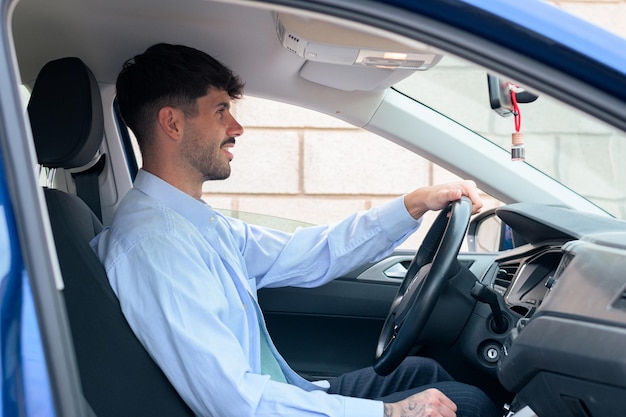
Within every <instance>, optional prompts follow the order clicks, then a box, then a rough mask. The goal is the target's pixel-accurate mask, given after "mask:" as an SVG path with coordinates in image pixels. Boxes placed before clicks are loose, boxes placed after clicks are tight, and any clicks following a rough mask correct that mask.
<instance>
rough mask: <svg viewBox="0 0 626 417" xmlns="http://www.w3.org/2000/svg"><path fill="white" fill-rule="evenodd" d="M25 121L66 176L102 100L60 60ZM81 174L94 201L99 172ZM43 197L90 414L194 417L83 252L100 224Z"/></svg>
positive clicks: (99, 128) (96, 137)
mask: <svg viewBox="0 0 626 417" xmlns="http://www.w3.org/2000/svg"><path fill="white" fill-rule="evenodd" d="M28 114H29V117H30V121H31V126H32V132H33V138H34V141H35V148H36V151H37V159H38V162H39V164H40V165H41V166H42V167H45V168H50V169H56V168H65V169H70V168H76V167H82V166H85V165H89V164H90V162H91V161H92V160H93V159H94V156H95V155H96V154H97V152H98V149H99V147H100V144H101V142H102V138H103V132H104V124H103V113H102V101H101V98H100V90H99V88H98V84H97V83H96V80H95V78H94V76H93V74H92V73H91V71H90V70H89V68H88V67H87V66H86V65H85V64H84V63H83V62H82V61H81V60H80V59H78V58H63V59H59V60H55V61H51V62H49V63H48V64H46V65H45V66H44V67H43V68H42V70H41V72H40V73H39V75H38V76H37V79H36V81H35V85H34V87H33V91H32V95H31V98H30V101H29V104H28ZM100 161H103V159H101V160H100ZM87 175H90V176H92V178H91V179H89V180H88V181H86V183H88V184H91V187H92V188H94V187H95V189H89V190H87V195H88V197H87V200H90V201H92V202H93V201H94V199H93V195H94V193H95V194H98V185H97V184H98V183H97V175H98V172H97V171H96V172H95V173H94V171H93V170H91V172H89V173H88V174H87ZM94 178H95V181H94ZM77 191H80V187H77ZM44 195H45V197H46V203H47V206H48V213H49V216H50V224H51V227H52V233H53V236H54V241H55V246H56V250H57V255H58V261H59V265H60V268H61V274H62V277H63V280H64V284H65V286H64V290H63V297H64V301H65V307H66V311H67V316H68V318H69V324H70V329H71V333H72V339H73V344H74V350H75V354H76V359H77V363H78V368H79V374H80V379H81V384H82V388H83V394H84V396H85V398H86V400H87V402H88V403H89V405H90V406H91V408H92V409H93V411H94V412H95V414H96V415H97V416H98V417H124V416H133V417H140V416H151V417H153V416H193V415H194V414H193V412H192V411H191V410H190V409H189V407H187V405H186V404H185V403H184V402H183V400H182V399H181V398H180V396H179V395H178V393H177V392H176V391H175V390H174V388H173V386H172V385H171V384H170V382H169V381H168V379H167V378H166V377H165V375H164V374H163V372H162V371H161V369H160V368H159V367H158V366H157V365H156V363H155V362H154V361H153V360H152V358H151V357H150V355H149V354H148V353H147V351H146V350H145V349H144V348H143V346H142V345H141V343H140V342H139V340H138V339H137V338H136V337H135V335H134V333H133V332H132V330H131V328H130V327H129V325H128V323H127V322H126V320H125V318H124V316H123V314H122V311H121V308H120V305H119V302H118V300H117V297H116V296H115V293H114V292H113V290H112V288H111V286H110V284H109V281H108V279H107V276H106V273H105V270H104V267H103V266H102V264H101V263H100V261H99V259H98V258H97V256H96V255H95V253H94V252H93V251H92V249H91V247H90V246H89V241H90V240H91V239H92V238H93V237H94V236H95V235H96V234H97V233H98V232H100V231H101V230H102V223H101V222H100V220H99V219H98V217H97V216H96V215H95V214H94V212H93V211H92V210H91V209H90V208H89V206H88V205H87V204H86V203H85V202H84V201H82V200H81V199H80V198H79V197H77V196H76V195H73V194H69V193H67V192H64V191H60V190H55V189H52V188H49V187H45V188H44ZM96 200H97V203H98V204H99V198H97V199H96ZM96 209H99V207H96Z"/></svg>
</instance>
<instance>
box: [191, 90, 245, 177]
mask: <svg viewBox="0 0 626 417" xmlns="http://www.w3.org/2000/svg"><path fill="white" fill-rule="evenodd" d="M196 102H197V106H198V112H197V114H196V115H194V116H192V117H186V118H185V132H184V137H183V140H182V142H181V152H182V157H183V158H184V159H185V161H186V162H187V163H188V164H189V165H190V166H191V167H193V168H194V169H195V170H196V171H198V173H200V174H201V175H202V178H203V179H204V181H207V180H223V179H225V178H228V176H229V175H230V161H231V160H232V159H233V154H232V153H231V152H230V150H231V149H232V148H233V146H235V137H237V136H240V135H241V134H242V133H243V127H241V125H240V124H239V123H237V120H235V118H234V117H233V115H232V114H231V113H230V97H229V95H228V93H226V92H225V91H223V90H214V89H210V90H209V93H208V94H207V95H205V96H203V97H200V98H199V99H197V101H196Z"/></svg>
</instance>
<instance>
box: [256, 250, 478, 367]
mask: <svg viewBox="0 0 626 417" xmlns="http://www.w3.org/2000/svg"><path fill="white" fill-rule="evenodd" d="M413 255H414V253H412V252H408V251H399V252H395V253H394V254H392V255H390V256H389V257H387V258H385V259H383V260H381V261H379V262H377V263H376V264H369V265H365V266H363V267H362V268H360V269H358V270H356V271H353V272H351V273H350V274H347V275H346V276H344V277H341V278H339V279H337V280H335V281H332V282H330V283H328V284H326V285H324V286H322V287H319V288H311V289H308V288H295V287H285V288H274V289H262V290H260V291H259V302H260V304H261V308H262V309H263V311H264V314H265V318H266V321H267V326H268V328H269V331H270V334H271V336H272V339H273V340H274V343H275V344H276V346H277V347H278V350H279V351H280V352H281V354H282V355H283V356H284V357H285V359H286V360H287V361H288V362H289V364H290V365H291V366H292V367H293V368H294V369H295V370H296V371H298V372H300V373H301V374H303V375H304V376H307V377H310V378H314V379H317V378H328V377H332V376H336V375H339V374H341V373H344V372H346V371H350V370H354V369H359V368H362V367H365V366H371V365H372V361H373V359H374V351H375V348H376V343H377V340H378V336H379V333H380V331H381V328H382V326H383V323H384V320H385V318H386V317H387V313H388V312H389V307H390V305H391V302H392V300H393V298H394V296H395V295H396V292H397V289H398V287H399V285H400V282H401V278H400V275H401V273H402V271H405V270H406V268H407V267H408V264H409V263H410V261H411V260H412V258H413ZM459 259H460V260H461V262H462V263H463V264H464V265H465V266H468V267H470V269H471V270H472V272H474V274H475V275H477V276H482V271H484V270H486V268H487V264H486V263H485V261H484V260H482V259H481V257H480V256H476V257H473V256H469V255H465V254H462V255H460V256H459Z"/></svg>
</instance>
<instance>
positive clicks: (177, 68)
mask: <svg viewBox="0 0 626 417" xmlns="http://www.w3.org/2000/svg"><path fill="white" fill-rule="evenodd" d="M243 86H244V84H243V82H242V81H241V80H240V79H239V77H238V76H237V75H236V74H234V73H233V72H232V71H231V70H230V69H228V68H227V67H225V66H224V65H222V64H221V63H220V62H219V61H217V60H216V59H215V58H213V57H211V56H210V55H208V54H206V53H204V52H202V51H199V50H197V49H194V48H190V47H188V46H183V45H170V44H166V43H159V44H156V45H153V46H151V47H150V48H148V49H147V50H146V51H145V52H144V53H142V54H139V55H136V56H135V57H133V58H131V59H129V60H128V61H126V62H125V63H124V66H123V68H122V71H121V72H120V74H119V75H118V77H117V83H116V88H117V103H118V106H119V110H120V114H121V116H122V118H123V119H124V122H125V123H126V124H127V125H128V127H129V128H130V129H131V130H132V131H133V132H134V133H135V136H136V137H137V141H138V142H139V146H140V149H141V150H142V152H143V149H144V146H145V142H146V140H149V137H150V135H151V129H152V123H153V122H154V120H155V117H156V114H157V112H158V111H159V110H160V109H161V108H163V107H164V106H172V107H176V108H180V109H181V110H183V111H184V112H185V113H186V114H188V115H191V116H193V115H194V114H195V113H196V112H197V110H198V109H197V104H196V99H197V98H198V97H202V96H204V95H206V94H207V93H208V91H209V89H210V88H213V89H217V90H222V91H226V92H227V93H228V95H229V96H230V98H231V99H238V98H241V95H242V93H243Z"/></svg>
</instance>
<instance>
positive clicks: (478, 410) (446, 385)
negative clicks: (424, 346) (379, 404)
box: [328, 356, 502, 417]
mask: <svg viewBox="0 0 626 417" xmlns="http://www.w3.org/2000/svg"><path fill="white" fill-rule="evenodd" d="M428 388H437V389H438V390H440V391H441V392H443V393H444V394H445V395H446V396H447V397H448V398H450V399H451V400H452V401H454V403H455V404H456V406H457V408H458V409H457V413H456V415H457V417H501V416H502V412H501V411H500V410H498V408H497V407H496V406H495V404H493V402H492V401H491V400H490V399H489V397H487V395H486V394H485V393H484V392H482V391H481V390H480V389H478V388H476V387H474V386H471V385H467V384H464V383H461V382H457V381H455V380H454V379H453V378H452V377H451V376H450V375H449V374H448V373H447V372H446V371H445V370H444V369H443V368H442V367H441V365H439V363H437V362H436V361H434V360H432V359H429V358H421V357H414V356H411V357H409V358H407V359H405V360H404V362H402V363H401V364H400V366H399V367H398V368H397V369H396V370H395V371H393V372H392V373H391V374H389V375H388V376H386V377H382V376H380V375H378V374H376V372H374V368H372V367H369V368H364V369H360V370H357V371H353V372H348V373H346V374H344V375H341V376H338V377H337V378H334V379H331V380H330V388H329V390H328V393H329V394H340V395H345V396H348V397H357V398H367V399H372V400H381V401H383V402H385V403H393V402H397V401H400V400H403V399H405V398H407V397H409V396H411V395H413V394H415V393H418V392H421V391H424V390H426V389H428Z"/></svg>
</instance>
